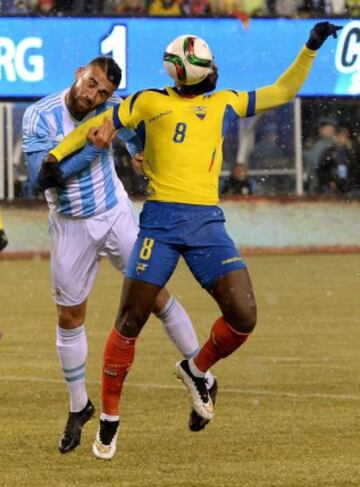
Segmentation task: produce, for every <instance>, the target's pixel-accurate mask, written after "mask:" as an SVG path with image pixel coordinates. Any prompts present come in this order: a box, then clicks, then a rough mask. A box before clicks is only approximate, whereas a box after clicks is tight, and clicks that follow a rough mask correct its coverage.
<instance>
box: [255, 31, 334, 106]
mask: <svg viewBox="0 0 360 487" xmlns="http://www.w3.org/2000/svg"><path fill="white" fill-rule="evenodd" d="M340 29H342V27H339V26H336V25H333V24H330V23H329V22H319V23H317V24H316V25H315V26H314V27H313V29H312V30H311V32H310V37H309V40H308V41H307V43H306V45H305V46H304V47H303V48H302V49H301V51H300V53H299V55H298V56H297V58H296V59H295V61H294V62H293V63H292V65H291V66H290V67H289V68H288V69H287V70H286V71H285V72H284V73H283V74H282V75H281V76H280V78H278V80H277V81H276V82H275V83H274V84H272V85H269V86H265V87H263V88H260V89H258V90H256V91H255V92H251V93H250V94H249V97H253V100H250V99H249V103H250V102H252V104H253V107H254V113H259V112H261V111H263V110H267V109H269V108H274V107H277V106H279V105H283V104H284V103H288V102H289V101H290V100H292V99H293V98H294V96H295V95H296V93H297V92H298V91H299V90H300V88H301V87H302V85H303V84H304V82H305V80H306V78H307V76H308V74H309V72H310V70H311V67H312V64H313V62H314V59H315V57H316V51H317V50H318V49H319V48H320V47H321V46H322V44H323V43H324V42H325V41H326V39H327V38H328V37H329V36H331V35H332V36H333V37H334V38H336V37H337V31H338V30H340Z"/></svg>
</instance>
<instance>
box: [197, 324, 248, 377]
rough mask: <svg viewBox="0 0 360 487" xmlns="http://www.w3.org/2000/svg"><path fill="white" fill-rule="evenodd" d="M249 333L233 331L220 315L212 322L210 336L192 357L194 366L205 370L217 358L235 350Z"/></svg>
mask: <svg viewBox="0 0 360 487" xmlns="http://www.w3.org/2000/svg"><path fill="white" fill-rule="evenodd" d="M249 335H250V333H240V332H238V331H235V330H234V329H233V328H231V326H230V325H229V324H228V323H226V321H225V320H224V318H223V316H221V318H219V319H218V320H217V321H215V323H214V324H213V327H212V329H211V337H210V338H209V339H208V341H207V342H205V343H204V345H203V346H202V348H201V350H200V352H199V353H198V355H197V356H196V357H195V358H194V363H195V365H196V367H197V368H198V369H200V370H202V371H203V372H206V371H207V370H209V369H210V367H212V366H213V365H214V364H215V363H216V362H217V361H218V360H220V359H221V358H225V357H227V356H228V355H230V354H231V353H233V352H235V350H237V349H238V348H239V347H240V346H241V345H242V344H243V343H244V342H245V341H246V340H247V339H248V337H249Z"/></svg>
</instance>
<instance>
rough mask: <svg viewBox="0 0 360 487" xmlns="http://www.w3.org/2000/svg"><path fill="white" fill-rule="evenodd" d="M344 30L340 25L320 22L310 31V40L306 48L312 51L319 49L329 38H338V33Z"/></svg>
mask: <svg viewBox="0 0 360 487" xmlns="http://www.w3.org/2000/svg"><path fill="white" fill-rule="evenodd" d="M340 29H342V27H341V26H340V25H334V24H330V22H318V23H317V24H315V25H314V27H313V28H312V29H311V31H310V37H309V40H308V41H307V43H306V47H308V48H309V49H311V50H312V51H316V50H317V49H319V48H320V47H321V46H322V45H323V43H324V42H325V41H326V39H327V38H328V37H329V36H333V37H334V39H336V38H337V31H338V30H340Z"/></svg>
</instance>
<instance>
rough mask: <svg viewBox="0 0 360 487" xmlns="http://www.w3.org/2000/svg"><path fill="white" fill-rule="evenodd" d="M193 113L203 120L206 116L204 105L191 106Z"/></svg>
mask: <svg viewBox="0 0 360 487" xmlns="http://www.w3.org/2000/svg"><path fill="white" fill-rule="evenodd" d="M193 110H194V112H195V115H196V116H197V117H198V118H200V120H203V119H204V118H205V117H206V107H204V106H201V105H198V106H197V107H193Z"/></svg>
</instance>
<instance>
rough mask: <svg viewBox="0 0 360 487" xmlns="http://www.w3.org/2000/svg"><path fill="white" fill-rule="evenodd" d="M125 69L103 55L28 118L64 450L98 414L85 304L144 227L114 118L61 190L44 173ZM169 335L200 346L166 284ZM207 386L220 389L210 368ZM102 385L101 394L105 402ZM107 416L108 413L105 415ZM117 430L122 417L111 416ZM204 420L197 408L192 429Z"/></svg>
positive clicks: (70, 167)
mask: <svg viewBox="0 0 360 487" xmlns="http://www.w3.org/2000/svg"><path fill="white" fill-rule="evenodd" d="M120 79H121V70H120V68H119V67H118V65H117V64H116V63H115V62H114V61H113V60H112V59H111V58H106V57H99V58H96V59H94V60H93V61H91V62H90V63H89V64H88V65H87V66H85V67H82V68H79V69H78V70H77V72H76V81H75V83H74V84H73V85H72V86H71V87H70V88H68V89H65V90H64V91H62V92H60V93H55V94H54V95H51V96H47V97H46V98H44V99H42V100H40V101H38V102H36V103H34V104H33V105H31V106H30V107H29V108H28V109H27V110H26V112H25V115H24V119H23V150H24V152H25V155H26V161H27V165H28V170H29V174H30V179H31V182H32V183H33V185H34V186H35V187H36V186H39V184H41V185H42V187H43V188H46V187H47V188H48V189H46V191H45V197H46V200H47V202H48V205H49V208H50V215H49V235H50V250H51V264H50V265H51V277H52V288H53V296H54V300H55V302H56V305H57V312H58V327H57V336H56V346H57V351H58V355H59V359H60V364H61V367H62V370H63V373H64V378H65V380H66V382H67V385H68V391H69V396H70V408H69V409H70V412H69V415H68V420H67V424H66V427H65V430H64V434H63V436H62V437H61V439H60V441H59V450H60V452H61V453H67V452H69V451H71V450H73V449H74V448H75V447H76V446H77V445H78V444H79V442H80V436H81V429H82V426H83V425H84V424H85V423H86V422H87V421H88V420H89V419H90V418H91V417H92V416H93V414H94V406H93V404H92V402H91V401H90V399H89V398H88V395H87V392H86V387H85V362H86V357H87V339H86V334H85V315H86V304H87V299H88V296H89V293H90V291H91V288H92V286H93V284H94V281H95V278H96V274H97V272H98V267H99V261H100V258H101V257H103V256H107V257H109V259H110V261H111V263H112V264H113V265H114V267H115V268H116V269H118V270H119V271H123V270H124V268H125V265H126V263H127V261H128V258H129V256H130V253H131V250H132V247H133V245H134V243H135V240H136V236H137V233H138V223H137V219H136V217H135V215H134V211H133V207H132V204H131V202H130V200H129V198H128V195H127V193H126V191H125V189H124V187H123V185H122V183H121V181H120V180H119V179H118V177H117V175H116V172H115V167H114V161H113V156H112V151H111V147H110V144H111V140H112V138H113V137H114V135H115V133H114V130H113V126H112V123H111V121H108V122H107V123H105V124H104V127H102V128H101V129H99V130H98V129H94V130H93V131H91V133H90V134H89V138H88V143H87V144H86V146H85V147H84V148H83V149H81V150H80V151H79V152H78V153H77V154H75V155H74V156H72V157H70V158H68V159H67V160H65V161H64V162H63V163H62V164H61V165H59V167H58V168H57V169H58V172H57V174H56V177H57V181H58V180H59V178H60V180H61V185H60V186H61V189H60V188H55V189H54V188H52V185H53V180H54V175H53V174H48V173H46V172H42V171H41V167H42V161H43V159H44V157H45V156H46V154H47V153H48V151H49V150H50V149H52V148H53V147H55V146H56V145H57V144H58V143H59V141H60V140H61V139H63V138H64V137H65V136H66V134H68V133H70V132H71V131H72V130H73V129H74V128H75V127H76V126H78V125H81V124H82V123H84V122H85V121H86V120H87V119H88V118H90V117H92V116H94V115H95V114H99V113H102V112H104V111H105V110H107V109H108V108H109V107H113V106H118V104H119V103H121V99H120V98H119V97H118V96H116V95H115V94H114V90H115V89H116V88H117V86H118V85H119V83H120ZM119 136H120V138H121V139H122V140H125V141H127V142H128V144H130V145H128V147H129V148H130V150H131V151H133V152H136V149H138V150H142V147H141V144H140V146H139V142H138V140H137V138H136V136H135V133H134V132H133V131H131V130H130V131H129V130H127V129H124V130H120V132H119ZM153 311H154V313H155V314H156V316H158V318H159V319H160V320H161V322H162V324H163V325H164V327H165V330H166V332H167V333H168V335H169V337H170V338H171V339H172V340H173V342H174V344H175V345H176V346H177V348H178V349H179V351H180V352H181V354H182V355H183V356H185V357H191V356H193V355H194V354H196V353H197V352H198V350H199V344H198V341H197V337H196V334H195V331H194V329H193V327H192V323H191V321H190V318H189V317H188V315H187V313H186V312H185V310H184V309H183V307H182V306H181V304H180V303H178V302H177V300H176V299H175V298H174V297H173V296H170V295H169V293H168V292H167V291H166V290H165V289H164V290H162V291H161V293H160V294H159V296H158V298H157V301H156V302H155V305H154V310H153ZM208 386H209V388H211V390H213V391H214V390H216V388H217V385H216V381H215V379H214V377H213V376H212V375H211V373H210V374H209V375H208ZM106 393H107V391H106V387H103V396H104V397H103V400H106V397H105V396H106ZM101 417H102V419H104V420H105V419H107V415H106V414H104V415H103V416H101ZM109 419H110V422H112V426H114V425H115V427H116V428H117V424H118V419H119V418H118V417H116V416H114V415H112V416H111V417H110V418H109ZM205 425H206V422H204V420H203V418H202V417H200V416H199V415H197V413H196V412H195V411H192V412H191V414H190V419H189V427H190V428H191V429H195V430H199V429H202V428H203V427H204V426H205Z"/></svg>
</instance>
